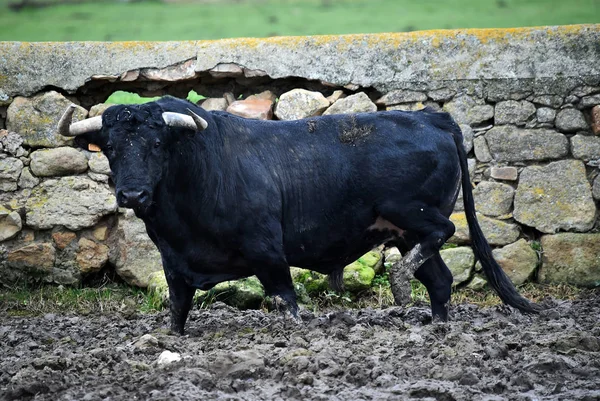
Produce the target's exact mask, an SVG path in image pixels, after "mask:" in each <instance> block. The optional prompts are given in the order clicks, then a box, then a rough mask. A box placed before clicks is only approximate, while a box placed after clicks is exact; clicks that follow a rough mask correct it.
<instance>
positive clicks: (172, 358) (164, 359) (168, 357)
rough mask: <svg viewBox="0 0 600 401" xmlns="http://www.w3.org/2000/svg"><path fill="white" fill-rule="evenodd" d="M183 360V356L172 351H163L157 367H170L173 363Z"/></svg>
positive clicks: (157, 361)
mask: <svg viewBox="0 0 600 401" xmlns="http://www.w3.org/2000/svg"><path fill="white" fill-rule="evenodd" d="M180 360H181V354H179V353H177V352H171V351H163V352H162V353H161V354H160V355H159V356H158V359H157V360H156V364H157V365H159V366H160V365H168V364H171V363H173V362H179V361H180Z"/></svg>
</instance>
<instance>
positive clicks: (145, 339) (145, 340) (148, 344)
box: [132, 334, 168, 352]
mask: <svg viewBox="0 0 600 401" xmlns="http://www.w3.org/2000/svg"><path fill="white" fill-rule="evenodd" d="M132 346H133V348H135V349H139V350H146V349H149V348H156V347H158V339H157V338H156V337H154V336H153V335H152V334H144V335H143V336H141V337H140V338H138V339H137V340H136V341H135V342H134V343H133V344H132ZM167 352H168V351H167Z"/></svg>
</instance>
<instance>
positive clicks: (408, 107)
mask: <svg viewBox="0 0 600 401" xmlns="http://www.w3.org/2000/svg"><path fill="white" fill-rule="evenodd" d="M424 108H425V105H424V104H423V103H421V102H418V103H402V104H395V105H393V106H386V108H385V109H386V110H387V111H390V110H400V111H419V110H423V109H424Z"/></svg>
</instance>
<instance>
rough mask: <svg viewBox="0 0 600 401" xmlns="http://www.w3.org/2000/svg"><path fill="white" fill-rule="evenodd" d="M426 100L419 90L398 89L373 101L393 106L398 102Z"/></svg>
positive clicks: (425, 96)
mask: <svg viewBox="0 0 600 401" xmlns="http://www.w3.org/2000/svg"><path fill="white" fill-rule="evenodd" d="M426 100H427V95H426V94H424V93H421V92H416V91H411V90H405V89H399V90H393V91H391V92H388V93H386V94H385V95H383V96H382V97H380V98H379V99H377V100H376V101H375V104H378V105H382V106H393V105H396V104H400V103H416V102H424V101H426Z"/></svg>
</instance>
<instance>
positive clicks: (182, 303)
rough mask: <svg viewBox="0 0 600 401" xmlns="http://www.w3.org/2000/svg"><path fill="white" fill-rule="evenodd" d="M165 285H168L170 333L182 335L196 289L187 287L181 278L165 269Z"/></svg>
mask: <svg viewBox="0 0 600 401" xmlns="http://www.w3.org/2000/svg"><path fill="white" fill-rule="evenodd" d="M165 276H166V278H167V284H168V285H169V310H170V312H171V331H172V332H173V333H176V334H179V335H183V332H184V328H185V322H186V320H187V317H188V314H189V313H190V309H191V308H192V302H193V299H194V293H195V292H196V289H195V288H194V287H191V286H189V285H188V284H187V283H186V282H185V280H183V278H181V277H177V276H176V275H174V274H173V273H170V274H169V272H167V270H166V269H165Z"/></svg>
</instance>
